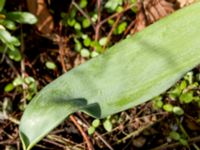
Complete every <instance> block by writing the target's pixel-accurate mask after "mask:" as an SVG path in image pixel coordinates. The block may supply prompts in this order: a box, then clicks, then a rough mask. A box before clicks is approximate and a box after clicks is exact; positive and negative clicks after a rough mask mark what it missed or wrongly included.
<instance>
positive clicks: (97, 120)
mask: <svg viewBox="0 0 200 150" xmlns="http://www.w3.org/2000/svg"><path fill="white" fill-rule="evenodd" d="M99 125H100V120H99V119H95V120H93V121H92V126H93V127H95V128H97V127H98V126H99Z"/></svg>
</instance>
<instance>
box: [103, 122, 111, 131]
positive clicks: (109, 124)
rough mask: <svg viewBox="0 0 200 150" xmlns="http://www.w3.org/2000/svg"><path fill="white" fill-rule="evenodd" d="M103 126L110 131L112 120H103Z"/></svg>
mask: <svg viewBox="0 0 200 150" xmlns="http://www.w3.org/2000/svg"><path fill="white" fill-rule="evenodd" d="M103 127H104V129H105V130H106V131H108V132H110V131H112V123H111V122H110V120H108V119H106V120H105V121H104V122H103Z"/></svg>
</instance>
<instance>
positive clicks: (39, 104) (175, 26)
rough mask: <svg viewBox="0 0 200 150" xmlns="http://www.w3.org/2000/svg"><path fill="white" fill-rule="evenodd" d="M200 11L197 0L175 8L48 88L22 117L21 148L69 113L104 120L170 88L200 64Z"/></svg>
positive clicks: (30, 145) (49, 129) (26, 147)
mask: <svg viewBox="0 0 200 150" xmlns="http://www.w3.org/2000/svg"><path fill="white" fill-rule="evenodd" d="M199 10H200V3H199V2H198V3H196V4H193V5H191V6H189V7H187V8H184V9H182V10H179V11H178V12H175V13H173V14H172V15H170V16H169V17H166V18H164V19H162V20H160V21H158V22H157V23H155V24H153V25H151V26H149V27H148V28H146V29H145V30H143V31H142V32H139V33H137V34H135V35H134V36H132V37H130V38H127V39H125V40H123V41H121V42H119V43H118V44H116V45H114V46H113V47H111V48H109V49H108V50H107V51H106V52H105V53H104V54H102V55H100V56H97V57H95V58H93V59H91V60H90V61H88V62H86V63H85V64H83V65H80V66H79V67H77V68H75V69H73V70H71V71H69V72H67V73H65V74H64V75H62V76H61V77H59V78H58V79H56V80H55V81H53V82H52V83H50V84H49V85H47V86H46V87H45V88H44V89H42V91H40V92H39V94H37V95H36V96H35V97H34V98H33V100H32V101H31V102H30V104H29V105H28V107H27V108H26V110H25V112H24V114H23V116H22V119H21V123H20V137H21V140H22V143H23V147H24V149H27V150H29V149H31V148H32V147H33V146H34V145H35V144H36V143H37V142H38V141H40V140H41V139H42V138H43V137H44V136H45V135H46V134H48V132H50V131H51V130H52V129H53V128H55V127H56V126H58V125H59V124H60V123H61V122H62V121H63V120H64V119H65V118H66V117H67V116H68V115H69V114H71V113H73V112H76V111H83V112H85V113H87V114H89V115H91V116H94V117H97V118H103V117H106V116H108V115H111V114H114V113H117V112H120V111H123V110H126V109H128V108H131V107H133V106H136V105H138V104H141V103H143V102H146V101H147V100H149V99H151V98H153V97H154V96H157V95H158V94H160V93H162V92H164V91H165V90H167V89H168V88H170V87H171V86H172V85H173V84H174V83H175V82H176V81H177V80H179V79H180V78H181V77H182V76H183V75H184V74H185V73H186V72H187V71H189V70H191V69H192V68H194V67H195V66H197V65H198V64H199V63H200V44H199V41H200V19H199V18H200V11H199Z"/></svg>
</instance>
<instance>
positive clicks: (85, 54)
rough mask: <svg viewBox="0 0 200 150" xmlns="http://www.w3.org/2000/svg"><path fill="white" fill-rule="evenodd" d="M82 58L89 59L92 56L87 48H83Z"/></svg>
mask: <svg viewBox="0 0 200 150" xmlns="http://www.w3.org/2000/svg"><path fill="white" fill-rule="evenodd" d="M81 56H82V57H89V56H90V51H89V50H88V49H86V48H83V49H82V50H81Z"/></svg>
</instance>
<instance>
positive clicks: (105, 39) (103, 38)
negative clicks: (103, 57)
mask: <svg viewBox="0 0 200 150" xmlns="http://www.w3.org/2000/svg"><path fill="white" fill-rule="evenodd" d="M106 42H107V37H102V38H101V39H100V40H99V44H100V45H101V46H104V45H106Z"/></svg>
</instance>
